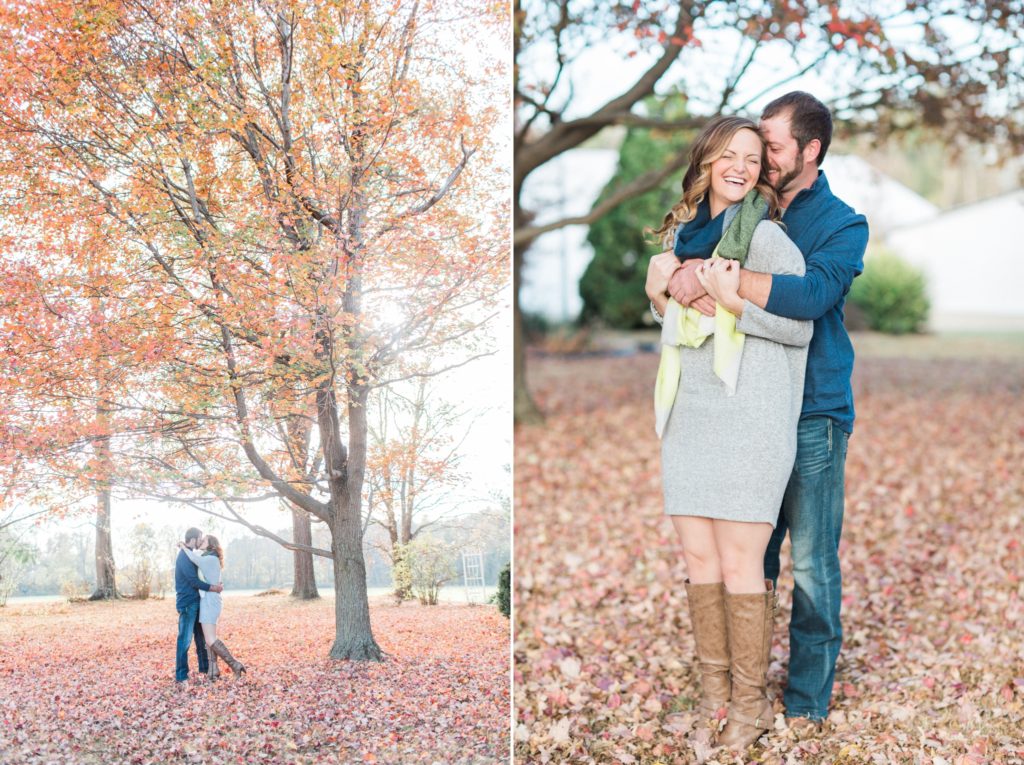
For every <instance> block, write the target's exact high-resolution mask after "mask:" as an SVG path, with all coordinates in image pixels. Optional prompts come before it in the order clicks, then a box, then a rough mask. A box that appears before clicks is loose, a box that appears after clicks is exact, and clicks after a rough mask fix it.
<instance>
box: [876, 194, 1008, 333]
mask: <svg viewBox="0 0 1024 765" xmlns="http://www.w3.org/2000/svg"><path fill="white" fill-rule="evenodd" d="M1022 224H1024V190H1020V191H1015V192H1012V193H1010V194H1004V195H1003V196H1000V197H995V198H993V199H989V200H986V201H983V202H977V203H975V204H970V205H964V206H962V207H958V208H954V209H952V210H947V211H946V212H943V213H942V214H941V215H939V216H938V217H937V218H934V219H933V220H931V221H928V222H926V223H922V224H918V225H914V226H906V227H904V228H900V229H897V230H894V231H892V232H890V233H889V236H888V237H887V238H886V242H885V243H886V246H887V247H888V249H890V250H892V251H893V252H895V253H896V254H897V255H899V256H900V257H902V258H904V259H905V260H907V261H908V262H910V263H912V264H913V265H915V266H917V267H918V268H921V269H922V270H923V271H924V274H925V278H926V279H927V280H928V295H929V297H930V299H931V304H932V311H931V319H930V327H931V329H933V330H939V331H941V330H950V329H971V330H974V329H992V330H999V329H1008V330H1011V329H1012V330H1020V329H1024V225H1022Z"/></svg>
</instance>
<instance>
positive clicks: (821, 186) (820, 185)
mask: <svg viewBox="0 0 1024 765" xmlns="http://www.w3.org/2000/svg"><path fill="white" fill-rule="evenodd" d="M828 190H829V188H828V180H827V179H826V178H825V171H824V170H819V171H818V177H817V179H816V180H815V181H814V183H812V184H811V185H810V187H808V188H806V189H800V191H798V192H797V194H796V196H795V197H793V201H792V202H790V203H789V207H787V208H786V209H787V210H792V209H793V208H794V207H799V206H800V205H802V204H805V203H807V202H809V201H810V200H811V198H812V197H814V196H815V195H816V194H820V193H821V192H827V191H828Z"/></svg>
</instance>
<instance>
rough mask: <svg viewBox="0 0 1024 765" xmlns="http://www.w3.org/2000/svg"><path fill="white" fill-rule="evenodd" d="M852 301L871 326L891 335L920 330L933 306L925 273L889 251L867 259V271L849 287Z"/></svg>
mask: <svg viewBox="0 0 1024 765" xmlns="http://www.w3.org/2000/svg"><path fill="white" fill-rule="evenodd" d="M850 302H851V303H853V304H854V305H856V306H857V307H858V308H860V309H861V311H863V312H864V317H865V319H866V320H867V323H868V326H869V327H870V328H871V329H873V330H876V331H878V332H886V333H888V334H891V335H902V334H904V333H907V332H920V331H921V329H922V327H923V326H924V324H925V322H926V321H927V319H928V309H929V307H930V306H929V303H928V295H927V294H926V290H925V280H924V274H923V273H921V271H919V270H918V269H916V268H914V267H913V266H911V265H910V264H909V263H907V262H906V261H904V260H901V259H900V258H898V257H897V256H895V255H893V254H892V253H888V252H879V253H877V254H875V255H872V256H870V257H869V258H867V259H866V261H865V264H864V273H862V274H861V275H860V276H859V277H857V278H856V279H855V280H854V282H853V287H852V288H851V289H850Z"/></svg>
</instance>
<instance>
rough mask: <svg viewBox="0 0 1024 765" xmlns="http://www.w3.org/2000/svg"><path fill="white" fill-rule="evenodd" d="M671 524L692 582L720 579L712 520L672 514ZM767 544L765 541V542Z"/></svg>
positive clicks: (720, 568)
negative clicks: (680, 544) (681, 544)
mask: <svg viewBox="0 0 1024 765" xmlns="http://www.w3.org/2000/svg"><path fill="white" fill-rule="evenodd" d="M671 517H672V525H673V526H675V529H676V533H677V534H679V539H680V540H681V541H682V543H683V558H685V560H686V572H687V574H689V577H690V582H691V583H693V584H715V583H717V582H721V581H722V564H721V561H720V558H719V555H718V552H717V550H716V548H715V533H714V526H713V523H714V522H713V521H712V520H711V519H710V518H700V517H696V516H691V515H673V516H671ZM766 544H767V543H766Z"/></svg>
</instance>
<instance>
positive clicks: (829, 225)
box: [669, 91, 868, 727]
mask: <svg viewBox="0 0 1024 765" xmlns="http://www.w3.org/2000/svg"><path fill="white" fill-rule="evenodd" d="M760 128H761V135H762V136H763V137H764V138H765V140H766V141H767V143H768V159H769V168H770V171H771V172H770V178H771V180H772V184H773V185H774V186H775V188H776V190H777V191H778V192H779V197H780V204H781V206H782V207H783V208H784V209H785V213H784V214H783V217H782V222H783V224H784V225H785V227H786V233H787V234H788V235H789V237H790V239H792V240H793V242H794V243H795V244H796V245H797V247H799V248H800V252H801V253H803V256H804V260H805V261H806V263H807V272H806V274H805V275H804V276H793V275H780V274H775V275H773V274H761V273H755V272H751V271H741V274H740V297H742V298H743V299H744V300H749V301H750V302H751V303H754V304H756V305H758V306H760V307H761V308H764V309H765V310H767V311H769V312H770V313H774V314H777V315H779V316H785V317H788V318H791V319H810V320H813V321H814V335H813V337H812V339H811V344H810V347H809V350H808V357H807V374H806V379H805V383H804V397H803V409H802V411H801V414H800V424H799V427H798V431H797V456H796V464H795V466H794V468H793V473H792V476H791V477H790V481H789V485H788V486H787V488H786V494H785V497H784V498H783V502H782V508H781V512H780V513H779V520H778V524H777V526H776V528H775V532H774V534H773V536H772V539H771V542H770V543H769V545H768V550H767V552H766V553H765V576H766V577H767V578H769V579H772V580H775V581H776V582H777V580H778V576H779V549H780V548H781V547H782V542H783V540H784V539H785V537H786V532H787V531H788V532H789V534H790V539H791V542H792V547H793V579H794V589H793V612H792V615H791V618H790V625H789V635H790V661H789V681H788V685H787V688H786V691H785V694H784V696H783V698H784V701H785V705H786V716H787V718H788V719H789V721H790V724H791V725H792V726H793V727H807V726H810V727H816V726H817V725H818V724H819V723H820V721H822V720H823V719H825V717H827V716H828V707H829V701H830V699H831V696H832V684H833V680H834V677H835V664H836V658H837V657H838V655H839V648H840V646H841V644H842V634H843V633H842V626H841V624H840V619H839V612H840V605H841V595H842V592H841V583H842V579H841V574H840V570H839V537H840V533H841V531H842V524H843V506H844V501H843V500H844V475H845V465H846V444H847V439H848V438H849V437H850V435H851V434H852V433H853V420H854V409H853V389H852V387H851V384H850V376H851V374H852V372H853V345H852V343H851V342H850V337H849V335H848V334H847V332H846V328H845V327H844V325H843V306H844V304H845V302H846V294H847V292H849V290H850V285H851V284H852V283H853V280H854V278H855V277H856V276H857V275H858V274H860V272H861V271H862V270H863V260H864V250H865V248H866V246H867V241H868V226H867V221H866V220H865V218H864V216H863V215H858V214H857V213H855V212H854V211H853V210H852V209H851V208H850V207H849V206H847V205H846V204H845V203H843V202H842V201H841V200H839V199H838V198H837V197H836V196H834V195H833V194H832V192H831V191H830V190H829V186H828V181H827V180H826V179H825V174H824V173H823V172H821V171H820V170H819V169H818V167H819V166H820V165H821V162H822V160H823V159H824V158H825V152H826V151H827V150H828V147H829V144H830V142H831V140H832V116H831V115H830V114H829V111H828V108H827V107H826V106H825V105H824V104H822V103H821V102H820V101H818V99H816V98H814V97H813V96H811V95H809V94H807V93H802V92H799V91H795V92H792V93H787V94H786V95H784V96H781V97H780V98H778V99H776V100H775V101H773V102H772V103H770V104H769V105H768V106H767V107H765V110H764V112H763V114H762V115H761V124H760ZM691 265H696V263H694V264H691ZM669 291H670V292H671V294H672V296H673V297H674V298H675V299H676V300H677V301H678V302H679V303H682V304H683V305H690V304H691V303H692V304H693V306H694V307H695V308H698V309H699V310H701V311H702V312H704V313H713V301H710V303H709V300H708V298H707V296H706V294H705V290H704V289H703V288H702V287H701V286H700V283H699V281H698V280H697V279H696V277H695V275H694V274H693V270H692V268H690V267H687V266H684V267H683V268H680V269H679V270H678V271H676V273H675V274H674V275H673V277H672V281H671V282H670V284H669Z"/></svg>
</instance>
